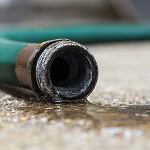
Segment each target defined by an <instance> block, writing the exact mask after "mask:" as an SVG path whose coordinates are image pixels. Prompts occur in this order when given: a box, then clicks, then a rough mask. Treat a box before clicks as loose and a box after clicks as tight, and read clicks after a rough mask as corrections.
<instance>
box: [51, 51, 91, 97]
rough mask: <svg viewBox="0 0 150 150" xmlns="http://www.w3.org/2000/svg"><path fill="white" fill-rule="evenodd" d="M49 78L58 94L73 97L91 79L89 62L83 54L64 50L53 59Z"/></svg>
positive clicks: (85, 86)
mask: <svg viewBox="0 0 150 150" xmlns="http://www.w3.org/2000/svg"><path fill="white" fill-rule="evenodd" d="M50 80H51V83H52V84H53V86H54V87H55V88H57V90H58V91H59V93H60V94H62V95H63V96H65V97H68V96H69V97H74V96H76V95H79V94H80V93H83V92H84V91H85V90H86V89H87V88H88V86H89V84H90V82H91V80H92V70H91V64H90V62H89V60H88V59H87V57H86V56H85V54H83V53H81V52H78V51H73V50H68V51H65V52H63V53H61V54H59V55H58V56H57V57H56V58H55V59H54V60H53V63H52V65H51V68H50Z"/></svg>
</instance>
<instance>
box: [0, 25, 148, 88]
mask: <svg viewBox="0 0 150 150" xmlns="http://www.w3.org/2000/svg"><path fill="white" fill-rule="evenodd" d="M64 38H65V39H70V40H72V41H77V42H80V43H97V42H113V41H132V40H149V39H150V25H149V24H108V25H80V26H65V27H50V28H42V29H39V28H18V27H17V28H15V27H14V28H7V29H3V30H1V31H0V83H6V84H11V85H17V86H21V84H20V81H19V80H18V78H17V76H16V73H15V65H16V61H17V58H18V55H19V53H20V52H21V51H22V50H23V49H24V48H26V47H27V46H29V45H33V43H41V42H43V41H47V40H53V39H64ZM57 42H58V41H57ZM57 42H56V43H57ZM64 43H65V42H64ZM70 43H71V42H70ZM72 44H74V43H72ZM77 46H78V47H80V48H81V47H82V46H81V45H77ZM83 49H84V48H83ZM69 55H70V54H68V56H69ZM75 55H76V54H75ZM74 57H75V56H74ZM95 80H96V79H95Z"/></svg>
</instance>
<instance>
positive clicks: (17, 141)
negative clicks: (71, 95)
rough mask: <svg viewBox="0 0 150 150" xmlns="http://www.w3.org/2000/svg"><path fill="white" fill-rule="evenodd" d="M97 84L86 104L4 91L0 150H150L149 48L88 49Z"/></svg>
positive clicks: (114, 46) (0, 89) (126, 45)
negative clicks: (42, 99) (94, 62)
mask: <svg viewBox="0 0 150 150" xmlns="http://www.w3.org/2000/svg"><path fill="white" fill-rule="evenodd" d="M88 47H89V48H90V50H91V51H92V52H93V54H94V55H95V57H96V59H97V61H98V64H99V70H100V73H99V81H98V84H97V87H96V89H95V90H94V92H93V93H92V94H91V95H90V97H89V98H88V100H89V101H90V102H91V103H85V104H51V103H46V102H39V101H38V102H36V97H31V96H30V93H29V92H26V91H25V90H24V89H23V90H20V89H15V88H12V87H4V86H2V85H1V86H0V149H1V150H2V149H5V150H9V149H11V150H20V149H21V150H60V149H61V150H76V149H78V150H84V149H85V150H91V149H93V150H94V149H95V150H96V149H98V150H135V149H136V150H146V149H147V150H148V149H150V141H149V139H150V43H149V42H136V43H122V44H119V43H113V44H111V43H109V44H95V45H88Z"/></svg>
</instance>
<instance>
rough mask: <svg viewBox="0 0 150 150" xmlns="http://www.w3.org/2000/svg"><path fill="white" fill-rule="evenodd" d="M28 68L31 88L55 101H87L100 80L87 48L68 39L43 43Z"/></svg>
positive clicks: (29, 62) (33, 55) (32, 57)
mask: <svg viewBox="0 0 150 150" xmlns="http://www.w3.org/2000/svg"><path fill="white" fill-rule="evenodd" d="M27 68H28V75H29V76H28V77H29V80H30V87H31V89H32V90H33V91H34V92H35V93H37V94H38V95H39V96H42V97H43V98H45V99H49V100H52V101H55V102H66V101H67V102H68V101H69V102H70V101H81V100H85V99H86V97H87V96H88V95H89V94H90V93H91V92H92V91H93V89H94V87H95V85H96V82H97V79H98V66H97V63H96V60H95V58H94V56H93V55H92V54H91V52H90V51H89V50H88V48H86V47H85V46H83V45H82V44H79V43H77V42H74V41H70V40H66V39H58V40H53V41H47V42H43V43H42V44H40V46H39V47H38V48H37V49H36V50H35V51H34V53H33V54H32V55H31V57H30V59H29V60H28V67H27Z"/></svg>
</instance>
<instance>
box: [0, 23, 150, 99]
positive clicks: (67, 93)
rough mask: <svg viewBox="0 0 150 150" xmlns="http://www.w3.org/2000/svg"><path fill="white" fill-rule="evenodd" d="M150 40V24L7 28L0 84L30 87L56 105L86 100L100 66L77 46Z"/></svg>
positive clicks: (1, 38)
mask: <svg viewBox="0 0 150 150" xmlns="http://www.w3.org/2000/svg"><path fill="white" fill-rule="evenodd" d="M53 39H57V40H53ZM67 39H69V40H67ZM149 39H150V26H149V24H139V25H135V24H111V25H82V26H66V27H50V28H43V29H39V28H9V29H8V28H7V29H3V30H1V32H0V83H5V84H11V85H15V86H24V87H27V88H30V89H32V90H33V91H34V92H35V93H37V95H39V96H41V97H43V98H46V99H50V100H53V101H70V100H84V99H85V98H86V97H87V96H88V95H89V94H90V93H91V92H92V91H93V89H94V87H95V85H96V82H97V78H98V67H97V63H96V60H95V58H94V56H93V55H92V54H91V52H90V51H89V50H88V48H87V47H85V46H84V45H82V44H79V43H77V42H80V43H96V42H110V41H111V42H112V41H131V40H149ZM47 40H49V41H47ZM43 41H46V42H43ZM74 41H77V42H74ZM41 42H42V43H41ZM38 43H41V44H38Z"/></svg>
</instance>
